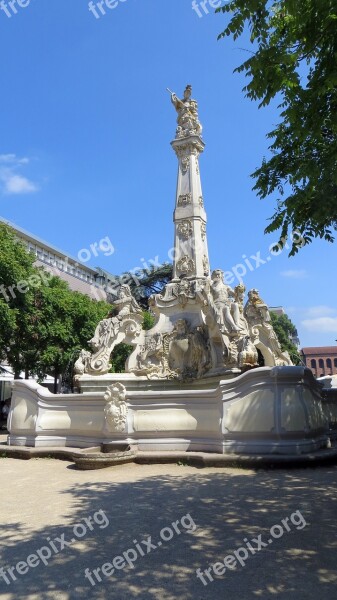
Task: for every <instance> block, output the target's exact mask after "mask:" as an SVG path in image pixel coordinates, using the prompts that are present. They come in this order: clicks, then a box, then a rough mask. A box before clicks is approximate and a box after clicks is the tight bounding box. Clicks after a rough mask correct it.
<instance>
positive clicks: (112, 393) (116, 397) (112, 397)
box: [104, 382, 128, 432]
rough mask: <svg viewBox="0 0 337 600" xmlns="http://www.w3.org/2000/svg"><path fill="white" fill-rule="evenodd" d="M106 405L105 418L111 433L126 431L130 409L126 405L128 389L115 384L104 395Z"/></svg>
mask: <svg viewBox="0 0 337 600" xmlns="http://www.w3.org/2000/svg"><path fill="white" fill-rule="evenodd" d="M104 400H105V401H106V403H107V404H106V405H105V408H104V416H105V420H106V423H107V427H108V429H109V431H119V432H122V431H125V426H126V421H127V414H128V407H127V404H126V401H125V400H126V389H125V387H124V385H122V384H121V383H118V382H117V383H113V384H112V385H110V386H109V387H108V389H107V391H106V392H105V394H104Z"/></svg>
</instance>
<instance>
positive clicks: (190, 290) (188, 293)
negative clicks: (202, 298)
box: [173, 279, 195, 308]
mask: <svg viewBox="0 0 337 600" xmlns="http://www.w3.org/2000/svg"><path fill="white" fill-rule="evenodd" d="M173 294H174V296H176V298H178V300H179V304H180V306H182V307H183V308H184V306H186V304H187V302H188V300H189V299H192V298H195V290H194V285H193V284H192V282H190V281H188V280H187V279H182V280H181V281H179V283H177V284H176V285H175V286H174V288H173Z"/></svg>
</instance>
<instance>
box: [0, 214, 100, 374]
mask: <svg viewBox="0 0 337 600" xmlns="http://www.w3.org/2000/svg"><path fill="white" fill-rule="evenodd" d="M0 248H1V256H0V286H1V285H2V286H3V288H2V291H3V295H2V298H1V299H0V357H1V359H7V360H8V363H9V364H10V365H11V366H12V367H13V369H14V371H15V373H16V375H18V374H19V373H20V372H21V371H24V372H25V373H26V376H27V377H28V376H29V375H37V376H38V377H40V378H43V377H44V376H45V375H46V374H49V375H54V377H55V379H56V378H57V377H58V376H59V375H61V374H62V373H64V371H65V370H66V368H67V365H68V364H69V362H71V361H73V360H74V358H75V357H77V354H78V352H79V351H80V350H81V348H87V347H88V346H87V340H89V339H90V338H91V337H92V336H93V334H94V331H95V328H96V325H97V323H98V322H99V321H100V320H101V319H103V318H104V317H105V316H106V315H107V313H108V312H109V310H110V309H111V306H110V305H108V304H106V303H105V302H95V301H93V300H91V299H90V298H88V297H87V296H85V295H82V294H79V293H77V292H72V291H71V290H70V289H69V287H68V285H67V283H65V282H64V281H62V280H61V279H60V278H58V277H54V276H51V275H50V274H48V273H47V272H46V271H44V270H43V269H38V268H36V267H34V266H33V263H34V260H35V258H34V256H33V255H30V254H28V253H27V251H26V249H25V246H24V245H23V244H21V243H20V242H18V241H17V240H16V238H15V235H14V232H13V231H12V230H11V229H10V228H9V227H7V226H6V225H2V224H0ZM20 283H21V284H22V287H21V288H20ZM10 288H12V289H11V290H10ZM18 288H19V289H18ZM20 289H21V290H24V291H20ZM6 300H7V301H6Z"/></svg>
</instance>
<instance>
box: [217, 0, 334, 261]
mask: <svg viewBox="0 0 337 600" xmlns="http://www.w3.org/2000/svg"><path fill="white" fill-rule="evenodd" d="M217 12H223V13H225V14H226V15H228V16H229V15H230V16H229V20H228V23H227V26H226V29H225V30H224V31H223V32H222V33H221V34H220V36H219V38H223V37H225V36H232V37H233V39H234V40H237V39H238V38H239V37H240V36H241V35H242V34H243V32H244V31H245V29H247V27H248V29H249V33H250V41H251V44H252V51H251V52H250V51H249V52H250V53H251V56H249V58H248V59H247V60H245V61H244V62H243V63H242V64H241V65H240V66H239V67H238V68H237V69H236V71H237V72H239V73H240V72H243V73H245V75H246V76H247V77H248V78H249V82H248V84H247V85H246V86H245V87H244V91H245V94H246V96H247V97H248V98H250V99H251V100H258V101H259V108H260V107H263V106H266V105H268V104H269V103H270V102H271V100H272V99H274V98H277V99H278V100H280V103H279V109H280V110H281V113H280V116H281V120H280V122H279V124H278V125H277V126H276V128H275V129H274V130H273V131H271V132H270V133H268V135H267V137H268V138H269V139H270V140H272V143H271V146H270V150H271V154H272V156H271V158H269V160H266V159H263V161H262V164H261V166H260V167H259V168H257V169H256V170H255V172H254V173H253V174H252V177H254V178H255V185H254V188H253V189H254V190H256V192H257V194H258V196H259V197H260V198H266V197H267V196H269V195H270V194H272V193H274V192H278V193H279V196H280V197H279V199H278V201H277V209H276V212H275V213H274V214H273V216H272V217H271V219H270V221H271V222H270V224H269V225H268V227H267V228H266V230H265V232H266V233H270V232H273V231H276V230H280V238H281V240H282V238H283V239H284V238H285V237H286V236H287V234H288V232H289V230H290V229H291V228H292V229H293V230H294V231H295V230H296V231H298V232H299V233H300V234H301V236H302V237H303V239H304V241H305V243H309V242H311V241H312V240H313V239H314V238H316V237H320V238H324V239H326V240H327V241H329V242H332V241H333V240H334V235H335V233H334V232H335V231H336V228H337V201H336V197H337V60H336V59H337V3H336V0H301V2H299V1H298V0H272V1H267V0H231V1H230V2H228V3H227V4H226V5H225V6H223V7H221V8H219V9H217ZM302 245H303V244H302ZM298 248H299V245H298V244H297V243H296V240H295V241H294V242H293V245H292V248H291V252H290V254H291V255H293V254H295V253H296V252H297V250H298Z"/></svg>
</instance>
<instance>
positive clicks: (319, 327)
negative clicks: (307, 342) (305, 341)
mask: <svg viewBox="0 0 337 600" xmlns="http://www.w3.org/2000/svg"><path fill="white" fill-rule="evenodd" d="M301 325H302V326H303V327H304V328H305V329H306V330H307V331H312V332H317V333H331V334H335V333H337V317H317V318H316V319H304V321H302V322H301Z"/></svg>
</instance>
